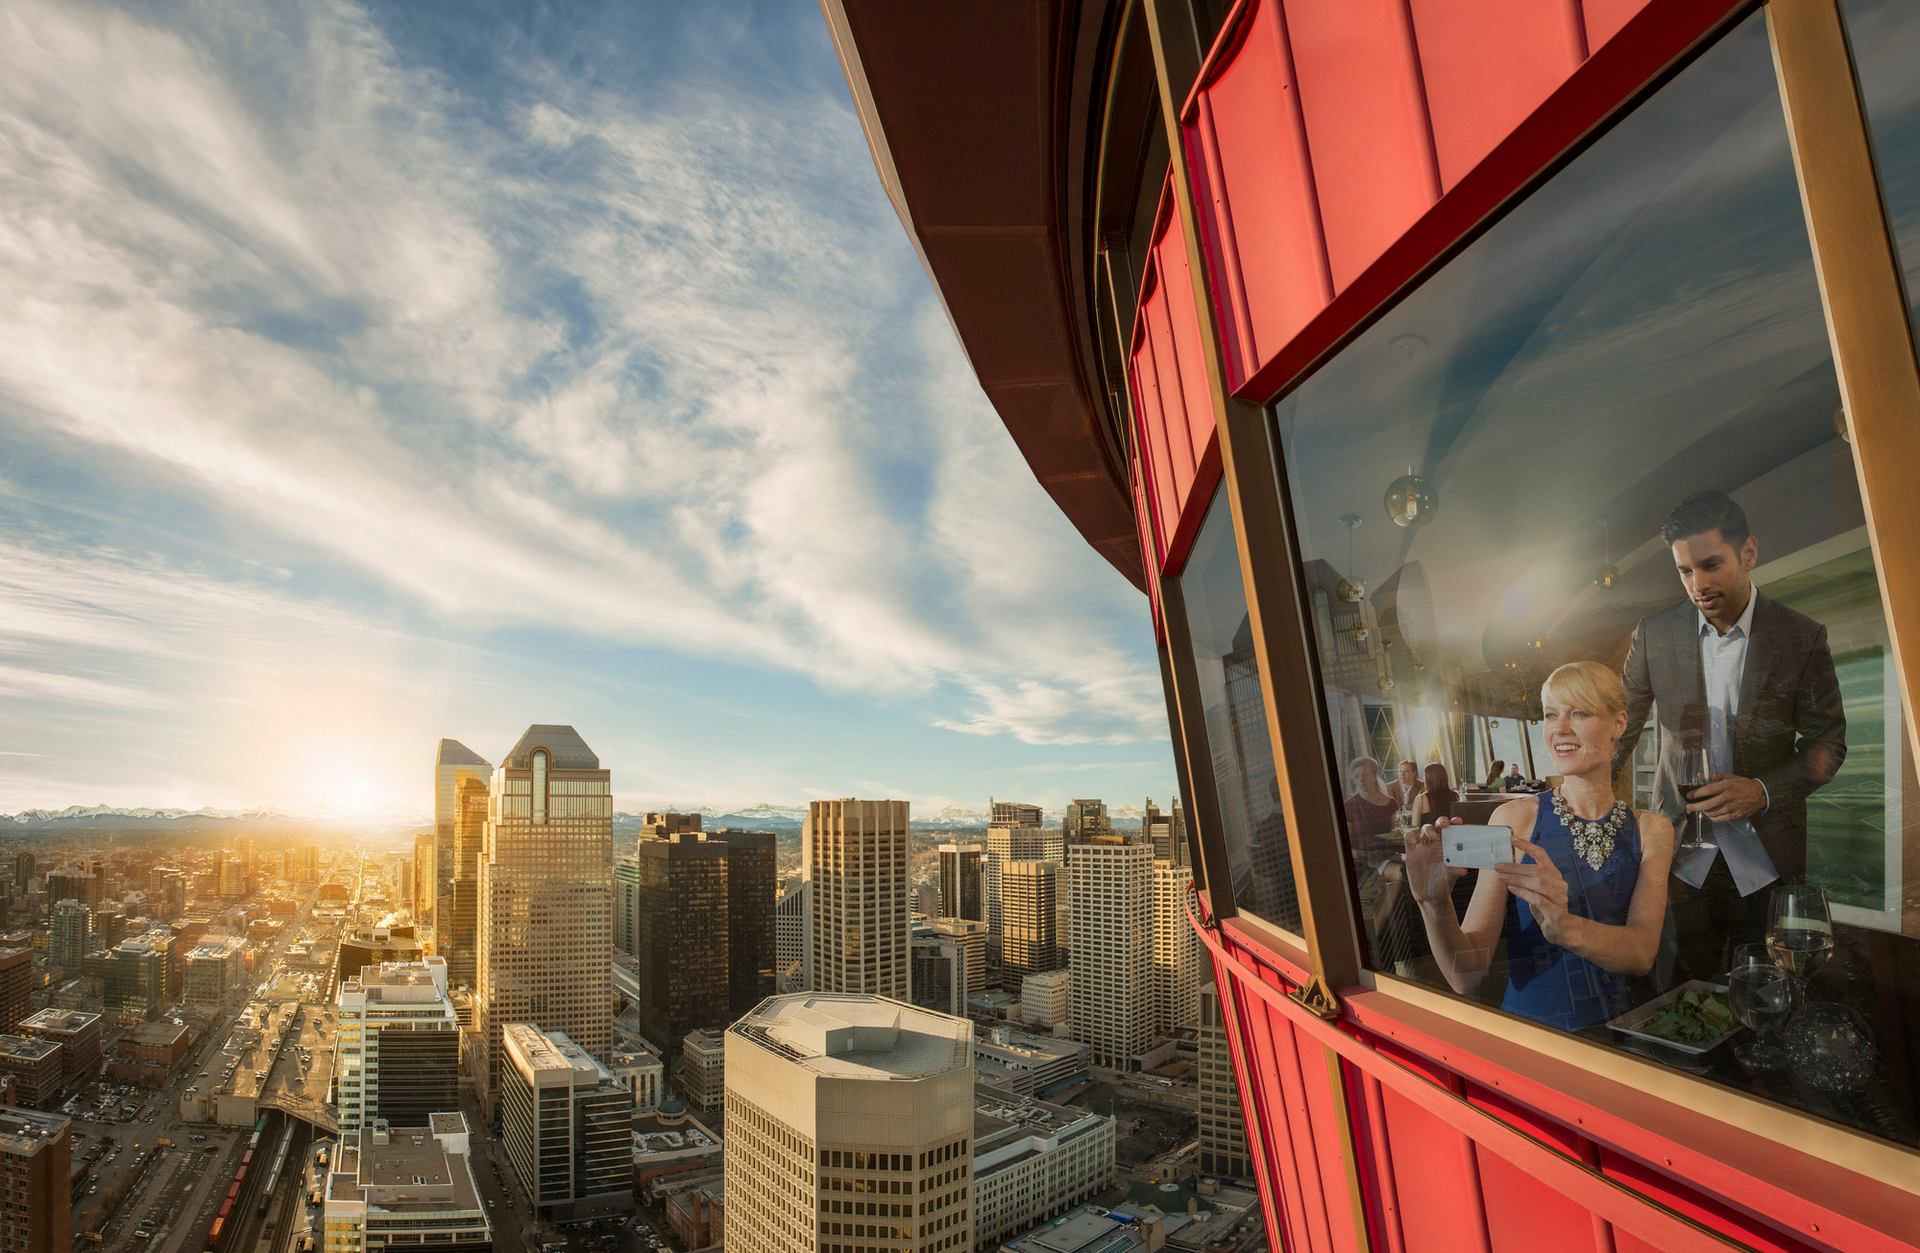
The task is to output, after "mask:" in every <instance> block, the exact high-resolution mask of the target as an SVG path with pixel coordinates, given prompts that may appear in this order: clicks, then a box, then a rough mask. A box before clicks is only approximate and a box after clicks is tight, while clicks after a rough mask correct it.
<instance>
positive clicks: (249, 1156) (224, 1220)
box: [207, 1114, 292, 1253]
mask: <svg viewBox="0 0 1920 1253" xmlns="http://www.w3.org/2000/svg"><path fill="white" fill-rule="evenodd" d="M266 1130H267V1116H266V1115H265V1114H262V1115H260V1118H259V1120H258V1121H256V1122H255V1123H254V1124H253V1134H252V1135H250V1136H248V1137H247V1151H246V1152H244V1153H242V1154H241V1155H240V1168H239V1169H238V1170H236V1171H234V1172H233V1182H231V1183H229V1184H228V1185H227V1197H226V1200H224V1201H222V1202H221V1203H220V1212H219V1213H218V1214H216V1215H214V1218H213V1226H212V1227H210V1228H208V1229H207V1253H220V1250H221V1248H222V1245H221V1240H222V1238H223V1237H224V1236H225V1235H226V1234H227V1232H228V1231H229V1230H230V1229H231V1228H232V1227H233V1225H234V1222H235V1214H234V1211H235V1209H236V1208H237V1207H238V1206H239V1204H240V1190H241V1189H242V1188H244V1187H245V1186H246V1183H247V1172H248V1171H249V1170H251V1169H252V1168H253V1155H254V1154H255V1153H257V1152H259V1151H260V1137H261V1136H262V1135H264V1134H265V1133H266ZM291 1141H292V1137H291V1136H288V1137H287V1138H286V1141H283V1142H282V1144H281V1146H280V1157H279V1159H278V1160H276V1161H275V1163H274V1168H273V1171H272V1172H271V1173H270V1174H269V1175H268V1176H267V1187H265V1188H262V1189H260V1195H261V1196H262V1197H265V1196H266V1195H268V1190H269V1189H270V1188H271V1187H272V1185H273V1177H274V1176H275V1175H277V1174H279V1173H280V1164H281V1162H283V1161H284V1160H285V1159H286V1153H287V1149H286V1145H287V1143H290V1142H291Z"/></svg>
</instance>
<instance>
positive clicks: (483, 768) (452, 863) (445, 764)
mask: <svg viewBox="0 0 1920 1253" xmlns="http://www.w3.org/2000/svg"><path fill="white" fill-rule="evenodd" d="M492 776H493V767H492V766H491V765H489V764H488V763H487V759H486V758H484V757H482V756H481V755H480V754H478V753H476V752H474V751H473V750H472V749H470V748H468V747H467V746H466V745H465V744H462V743H461V742H460V741H459V740H441V741H440V746H439V748H438V749H437V750H436V751H435V752H434V755H433V900H432V901H431V902H430V904H429V908H428V911H427V912H428V914H429V915H430V916H431V917H432V918H433V920H434V923H435V926H436V927H438V926H441V925H444V924H443V923H442V921H441V919H442V910H443V908H445V902H446V901H447V899H448V898H449V897H450V896H451V895H452V892H453V881H454V878H455V877H456V869H457V867H458V865H459V860H460V859H459V856H458V854H457V852H456V850H455V848H454V835H455V828H456V825H457V824H458V822H459V817H460V803H461V802H460V785H461V783H462V782H471V783H476V784H478V785H479V787H480V789H481V794H482V795H483V796H484V795H485V791H486V787H487V781H488V780H489V779H490V778H491V777H492ZM483 803H484V802H483ZM469 852H470V853H472V854H473V855H474V857H473V864H476V865H477V863H478V845H477V842H476V843H475V845H474V847H473V848H471V849H469ZM448 912H451V911H450V910H448ZM440 940H441V945H440V947H441V951H442V952H443V953H446V952H448V951H449V949H448V946H447V941H446V938H445V937H444V936H442V937H440Z"/></svg>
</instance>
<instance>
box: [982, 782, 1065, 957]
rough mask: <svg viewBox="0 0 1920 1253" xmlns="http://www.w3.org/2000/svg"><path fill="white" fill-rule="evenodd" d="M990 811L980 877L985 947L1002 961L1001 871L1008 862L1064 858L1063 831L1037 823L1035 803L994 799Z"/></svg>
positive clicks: (1004, 926) (1002, 905)
mask: <svg viewBox="0 0 1920 1253" xmlns="http://www.w3.org/2000/svg"><path fill="white" fill-rule="evenodd" d="M993 814H994V818H993V821H992V823H991V825H989V826H988V827H987V852H986V858H985V861H984V863H983V873H982V876H981V878H982V880H983V882H984V884H985V890H986V913H987V949H988V952H989V955H990V956H991V957H992V958H993V959H994V960H995V961H1003V960H1004V956H1003V952H1002V942H1003V939H1004V935H1005V930H1006V922H1005V917H1004V913H1003V909H1004V902H1003V897H1004V895H1005V888H1004V886H1003V885H1002V883H1001V875H1002V873H1003V872H1004V870H1005V868H1006V865H1007V863H1009V862H1015V861H1050V862H1053V863H1055V864H1056V865H1059V864H1064V862H1065V860H1066V859H1065V856H1064V852H1065V845H1064V842H1063V837H1062V833H1061V832H1060V831H1057V830H1055V831H1049V830H1047V829H1046V828H1045V827H1042V826H1041V825H1040V807H1039V806H1038V805H1024V804H1020V803H1018V802H1014V801H995V802H993Z"/></svg>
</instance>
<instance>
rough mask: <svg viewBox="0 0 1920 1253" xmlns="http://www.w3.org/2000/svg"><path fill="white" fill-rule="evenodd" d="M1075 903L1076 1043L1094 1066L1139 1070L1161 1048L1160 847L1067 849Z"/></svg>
mask: <svg viewBox="0 0 1920 1253" xmlns="http://www.w3.org/2000/svg"><path fill="white" fill-rule="evenodd" d="M1067 874H1068V882H1069V884H1070V891H1071V893H1072V897H1073V901H1072V906H1071V908H1070V910H1069V914H1070V917H1071V920H1072V927H1073V936H1072V943H1071V944H1070V946H1069V947H1070V948H1071V950H1072V953H1071V972H1072V978H1071V979H1069V980H1068V996H1069V1005H1070V1010H1069V1015H1068V1016H1069V1018H1070V1019H1071V1022H1072V1027H1071V1030H1072V1033H1073V1038H1074V1039H1075V1040H1078V1041H1080V1042H1082V1043H1084V1044H1085V1045H1086V1046H1087V1049H1088V1052H1089V1054H1090V1058H1089V1060H1091V1061H1092V1063H1093V1064H1094V1065H1096V1066H1105V1067H1108V1068H1111V1069H1114V1070H1127V1069H1132V1068H1133V1067H1134V1065H1135V1064H1136V1062H1135V1059H1137V1058H1138V1057H1139V1056H1140V1055H1141V1054H1142V1053H1144V1052H1146V1051H1147V1049H1148V1047H1149V1046H1150V1045H1151V1044H1152V1042H1153V1024H1154V1017H1155V1015H1154V1009H1153V848H1152V846H1151V845H1148V844H1142V843H1139V842H1138V841H1133V840H1128V839H1126V838H1124V837H1122V836H1118V835H1094V836H1089V837H1088V838H1087V839H1085V840H1084V841H1082V842H1081V843H1078V844H1073V845H1069V846H1068V848H1067Z"/></svg>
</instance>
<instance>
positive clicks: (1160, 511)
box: [1132, 275, 1179, 553]
mask: <svg viewBox="0 0 1920 1253" xmlns="http://www.w3.org/2000/svg"><path fill="white" fill-rule="evenodd" d="M1148 277H1149V278H1151V277H1152V276H1151V275H1149V276H1148ZM1143 304H1144V302H1143ZM1139 322H1140V329H1139V330H1137V331H1136V332H1135V335H1134V346H1133V371H1132V373H1133V401H1134V412H1135V414H1137V415H1138V416H1137V418H1136V424H1135V431H1134V438H1135V440H1136V441H1138V443H1139V446H1140V456H1141V459H1142V460H1143V461H1145V463H1146V467H1147V474H1148V493H1147V494H1148V495H1149V496H1150V497H1151V498H1152V505H1153V510H1152V512H1153V519H1154V542H1155V546H1156V547H1157V548H1158V549H1159V550H1160V551H1161V552H1162V553H1164V552H1165V551H1166V546H1167V532H1168V528H1169V525H1170V524H1169V522H1168V521H1167V512H1168V510H1170V509H1173V508H1174V507H1175V506H1174V503H1173V502H1174V500H1175V499H1176V496H1175V493H1174V489H1173V471H1172V470H1171V469H1169V468H1168V464H1167V463H1168V461H1169V458H1168V456H1167V450H1166V429H1167V422H1166V417H1165V411H1164V409H1163V408H1162V399H1163V397H1164V389H1163V388H1162V387H1161V385H1160V372H1159V368H1158V365H1157V363H1156V362H1155V360H1154V352H1153V339H1152V337H1151V336H1149V335H1147V334H1146V333H1145V328H1146V325H1147V317H1146V312H1145V309H1144V307H1143V308H1142V311H1141V314H1140V319H1139ZM1174 516H1175V517H1178V516H1179V515H1178V514H1177V513H1176V514H1175V515H1174Z"/></svg>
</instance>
